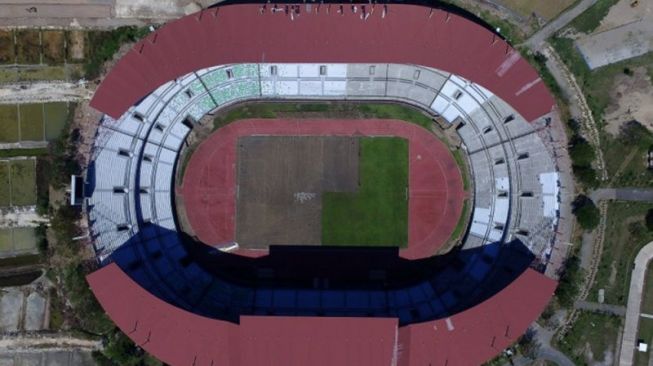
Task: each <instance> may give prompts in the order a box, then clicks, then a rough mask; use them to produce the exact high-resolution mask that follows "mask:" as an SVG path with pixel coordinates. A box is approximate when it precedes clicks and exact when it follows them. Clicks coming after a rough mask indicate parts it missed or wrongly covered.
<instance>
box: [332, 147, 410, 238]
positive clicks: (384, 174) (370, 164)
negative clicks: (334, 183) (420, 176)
mask: <svg viewBox="0 0 653 366" xmlns="http://www.w3.org/2000/svg"><path fill="white" fill-rule="evenodd" d="M360 150H361V152H360V162H359V164H360V165H359V179H360V187H359V191H358V192H356V193H343V192H326V193H324V194H323V196H322V244H324V245H369V246H400V247H405V246H406V245H407V243H408V200H407V197H406V194H407V193H406V192H407V189H408V141H407V140H405V139H401V138H390V137H372V138H361V140H360Z"/></svg>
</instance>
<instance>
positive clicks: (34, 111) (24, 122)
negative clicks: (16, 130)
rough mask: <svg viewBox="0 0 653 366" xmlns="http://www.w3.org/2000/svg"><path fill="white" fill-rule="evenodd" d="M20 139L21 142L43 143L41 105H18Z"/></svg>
mask: <svg viewBox="0 0 653 366" xmlns="http://www.w3.org/2000/svg"><path fill="white" fill-rule="evenodd" d="M18 107H19V111H20V139H21V140H22V141H43V105H42V104H19V105H18Z"/></svg>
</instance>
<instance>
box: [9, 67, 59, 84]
mask: <svg viewBox="0 0 653 366" xmlns="http://www.w3.org/2000/svg"><path fill="white" fill-rule="evenodd" d="M17 77H18V81H37V80H68V77H67V74H66V68H65V67H64V66H35V67H21V68H18V76H17Z"/></svg>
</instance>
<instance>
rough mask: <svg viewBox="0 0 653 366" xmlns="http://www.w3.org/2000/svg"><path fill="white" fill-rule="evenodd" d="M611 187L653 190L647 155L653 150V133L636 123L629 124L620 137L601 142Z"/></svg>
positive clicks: (651, 172) (620, 133)
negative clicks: (650, 188) (649, 188)
mask: <svg viewBox="0 0 653 366" xmlns="http://www.w3.org/2000/svg"><path fill="white" fill-rule="evenodd" d="M601 145H602V146H603V150H604V154H603V155H604V157H605V165H606V168H607V169H608V173H609V176H610V177H611V178H612V181H611V184H610V185H612V186H616V187H651V186H652V185H653V170H651V169H648V168H647V164H648V162H647V155H648V152H649V150H651V148H652V147H653V133H651V132H650V131H649V130H648V129H646V127H644V126H642V125H641V124H640V123H638V122H636V121H630V122H627V123H625V124H624V125H623V126H622V127H621V130H620V132H619V136H617V137H616V138H614V137H611V136H608V135H606V136H604V137H603V141H602V143H601Z"/></svg>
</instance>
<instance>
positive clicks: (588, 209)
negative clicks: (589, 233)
mask: <svg viewBox="0 0 653 366" xmlns="http://www.w3.org/2000/svg"><path fill="white" fill-rule="evenodd" d="M572 212H573V213H574V215H576V220H577V221H578V224H580V226H581V227H582V228H583V229H585V230H592V229H594V228H595V227H597V226H598V225H599V221H600V219H601V214H600V212H599V209H598V207H596V205H595V204H594V202H593V201H592V200H591V199H590V198H589V197H587V196H585V195H582V194H581V195H578V197H576V199H575V200H574V202H573V203H572Z"/></svg>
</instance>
